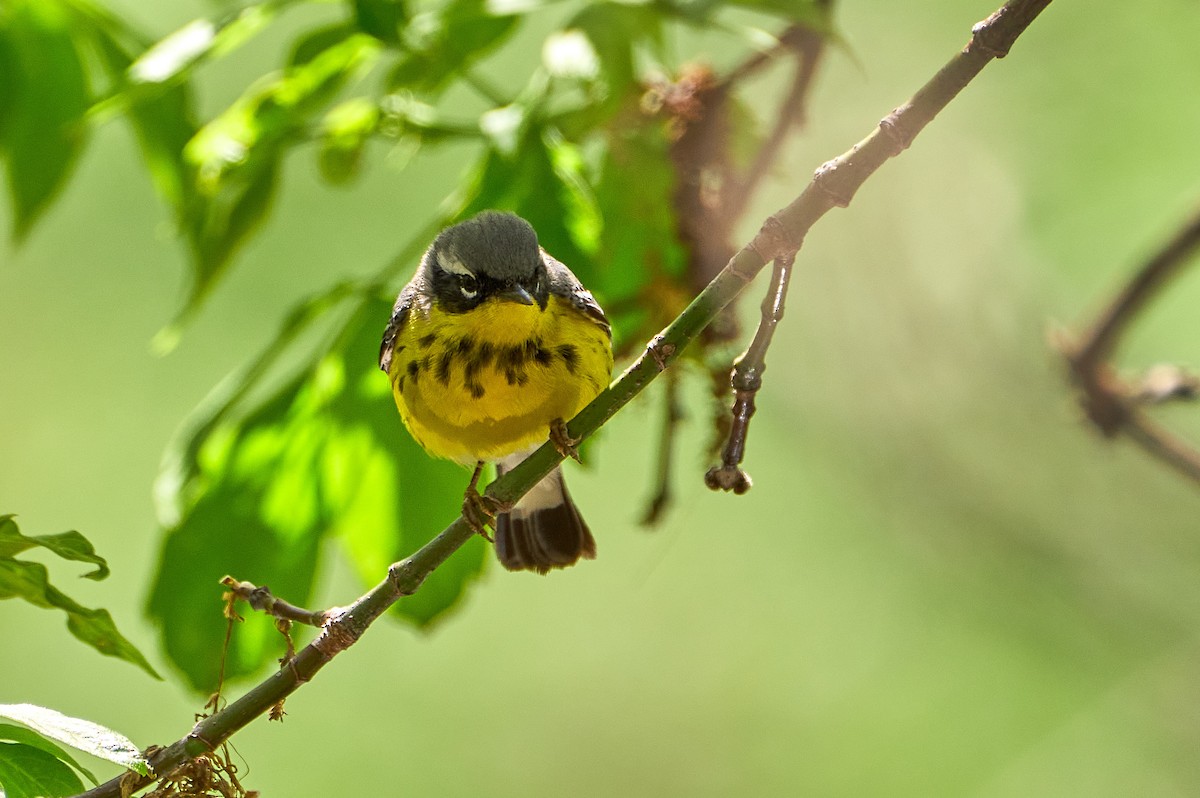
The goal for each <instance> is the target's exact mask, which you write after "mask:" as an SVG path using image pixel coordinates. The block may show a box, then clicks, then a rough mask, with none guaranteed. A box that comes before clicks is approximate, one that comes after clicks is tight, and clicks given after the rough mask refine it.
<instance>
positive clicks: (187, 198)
mask: <svg viewBox="0 0 1200 798" xmlns="http://www.w3.org/2000/svg"><path fill="white" fill-rule="evenodd" d="M92 28H93V30H92V34H93V37H92V38H93V41H94V44H95V47H96V50H97V52H98V54H99V56H100V61H101V64H102V65H103V67H104V69H105V70H106V71H107V73H108V76H109V79H110V80H111V81H112V83H113V85H114V87H115V91H116V92H117V94H116V95H115V97H114V98H113V99H111V100H110V102H111V103H112V105H113V106H114V107H117V108H119V109H120V110H121V111H122V112H123V113H124V116H125V117H126V119H127V120H128V122H129V124H130V126H131V127H132V128H133V131H134V134H135V136H136V137H137V140H138V145H139V146H140V148H141V151H142V157H143V159H144V161H145V164H146V168H147V169H148V170H149V172H150V177H151V180H152V182H153V184H154V187H155V189H156V190H157V191H158V194H159V196H160V197H161V198H162V199H163V200H164V201H165V202H166V203H167V204H168V205H170V206H171V209H172V211H173V212H174V215H175V220H176V224H177V225H178V227H179V230H180V232H181V234H183V235H184V236H185V237H186V238H188V239H189V240H195V238H196V236H197V230H196V225H195V220H196V216H197V196H196V193H195V190H194V187H193V180H192V178H191V176H190V174H189V172H188V169H187V167H186V165H185V163H184V160H183V148H184V146H185V145H186V144H187V142H188V141H189V140H190V139H191V138H192V136H193V135H195V133H196V122H195V111H194V109H193V102H192V92H191V86H190V85H189V83H188V82H187V81H186V80H184V79H176V80H173V81H171V82H170V83H169V84H167V85H161V84H160V85H155V86H152V87H130V86H127V85H126V76H127V71H128V69H129V66H130V64H132V63H133V61H134V56H133V51H134V49H135V48H137V47H138V46H139V42H138V41H137V40H136V39H135V38H133V37H131V36H130V35H129V32H128V31H127V30H126V29H125V28H124V27H122V26H121V25H120V24H119V23H118V21H116V20H113V19H111V18H109V17H107V16H105V15H97V16H96V18H95V20H94V24H93V26H92Z"/></svg>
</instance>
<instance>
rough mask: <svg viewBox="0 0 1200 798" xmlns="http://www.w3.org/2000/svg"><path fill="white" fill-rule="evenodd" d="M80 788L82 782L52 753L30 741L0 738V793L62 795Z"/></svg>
mask: <svg viewBox="0 0 1200 798" xmlns="http://www.w3.org/2000/svg"><path fill="white" fill-rule="evenodd" d="M80 792H83V782H81V781H80V780H79V777H78V776H76V775H75V771H73V770H71V768H70V767H69V766H68V765H66V764H65V763H63V762H62V761H60V760H59V759H58V758H57V757H55V756H54V755H53V754H51V753H48V752H47V751H44V750H42V749H41V748H38V747H35V746H32V745H23V744H21V743H5V742H0V795H2V796H6V798H62V797H63V796H68V795H76V794H78V793H80Z"/></svg>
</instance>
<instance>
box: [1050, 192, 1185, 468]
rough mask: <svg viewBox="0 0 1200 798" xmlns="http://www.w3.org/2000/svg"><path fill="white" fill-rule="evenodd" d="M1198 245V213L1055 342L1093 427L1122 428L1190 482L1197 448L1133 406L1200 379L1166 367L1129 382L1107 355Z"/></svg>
mask: <svg viewBox="0 0 1200 798" xmlns="http://www.w3.org/2000/svg"><path fill="white" fill-rule="evenodd" d="M1198 249H1200V211H1197V212H1196V213H1195V214H1194V215H1193V216H1192V217H1191V218H1190V219H1188V220H1187V221H1186V222H1185V223H1184V224H1183V225H1182V226H1181V227H1180V229H1179V230H1178V231H1177V232H1176V233H1175V234H1174V235H1173V236H1172V237H1171V238H1170V239H1169V240H1168V241H1167V242H1166V244H1164V245H1163V247H1162V248H1161V249H1160V250H1159V251H1158V252H1157V253H1155V255H1154V256H1153V257H1151V258H1150V259H1149V260H1148V261H1147V262H1146V264H1145V265H1144V266H1142V268H1141V269H1139V270H1138V271H1137V272H1136V273H1135V274H1134V276H1133V278H1132V279H1130V280H1129V282H1128V283H1126V284H1125V286H1124V287H1123V288H1122V289H1121V291H1120V292H1119V293H1118V294H1117V296H1116V297H1115V298H1114V299H1113V301H1112V302H1111V303H1110V304H1109V306H1108V307H1107V308H1105V309H1104V311H1102V312H1101V313H1100V315H1099V316H1098V317H1097V319H1096V321H1095V322H1093V323H1092V324H1091V325H1090V326H1089V327H1088V329H1087V331H1086V332H1085V333H1084V334H1083V336H1082V339H1081V340H1080V341H1078V342H1076V341H1074V340H1072V339H1071V338H1070V337H1069V336H1065V335H1064V336H1060V339H1059V340H1058V341H1057V342H1056V345H1057V347H1058V349H1059V350H1060V351H1061V352H1062V354H1063V356H1064V357H1066V359H1067V363H1068V365H1069V366H1070V369H1071V376H1072V377H1073V379H1074V381H1075V384H1076V385H1077V386H1078V388H1079V390H1080V403H1081V405H1082V406H1083V410H1084V412H1085V413H1086V414H1087V417H1088V419H1089V420H1090V421H1091V422H1092V423H1093V424H1094V425H1095V426H1096V428H1097V429H1099V430H1100V432H1101V433H1103V434H1104V435H1105V436H1106V437H1110V438H1111V437H1115V436H1116V435H1117V434H1118V433H1120V432H1124V433H1125V434H1126V435H1128V436H1129V437H1130V438H1131V439H1132V440H1134V441H1135V442H1136V443H1137V444H1138V445H1139V446H1141V447H1142V448H1143V449H1145V450H1146V451H1147V452H1148V453H1150V454H1151V455H1152V456H1154V457H1155V458H1157V459H1159V460H1162V461H1163V462H1165V463H1166V464H1167V465H1169V466H1171V467H1172V468H1174V469H1175V470H1176V471H1178V472H1180V473H1181V474H1183V475H1184V476H1186V477H1188V478H1190V479H1192V480H1193V481H1196V482H1200V451H1197V450H1196V449H1195V448H1194V447H1192V446H1189V445H1188V444H1187V443H1185V442H1184V441H1182V440H1180V439H1179V438H1178V437H1176V436H1175V435H1173V434H1172V433H1170V432H1169V431H1168V430H1167V429H1165V428H1164V427H1162V426H1160V425H1158V424H1157V423H1155V422H1154V421H1152V420H1151V419H1150V418H1149V417H1148V416H1146V414H1145V413H1144V412H1142V411H1141V410H1140V409H1139V407H1138V405H1139V404H1149V403H1153V402H1158V401H1165V400H1167V399H1172V398H1193V397H1194V396H1195V393H1196V390H1197V385H1198V384H1200V383H1198V382H1197V380H1196V378H1195V377H1193V376H1191V375H1187V374H1186V373H1184V372H1182V371H1180V370H1178V369H1175V368H1174V367H1170V366H1168V367H1159V369H1160V370H1158V371H1157V372H1156V371H1155V370H1152V371H1151V372H1150V373H1149V374H1147V375H1146V377H1145V378H1144V379H1143V380H1142V382H1141V384H1130V383H1129V382H1127V381H1126V380H1124V379H1122V378H1121V377H1120V376H1119V375H1118V374H1117V372H1116V369H1115V368H1114V367H1113V365H1112V358H1113V355H1114V354H1115V353H1116V350H1117V346H1118V344H1119V343H1120V340H1121V336H1122V335H1123V334H1124V333H1125V330H1127V329H1128V327H1129V325H1130V323H1131V322H1132V321H1133V319H1134V318H1135V317H1136V316H1137V315H1138V314H1139V313H1141V312H1142V311H1143V310H1144V309H1145V308H1146V307H1147V306H1148V305H1149V304H1150V302H1151V300H1152V299H1153V298H1154V297H1155V296H1156V295H1157V294H1158V292H1159V291H1160V290H1161V289H1162V288H1163V286H1164V285H1166V284H1167V283H1168V282H1169V281H1170V280H1171V279H1173V278H1174V277H1176V276H1177V275H1179V274H1180V272H1182V271H1183V269H1184V268H1185V267H1186V266H1188V265H1189V263H1191V262H1192V261H1191V258H1192V256H1193V255H1194V254H1195V253H1196V251H1197V250H1198ZM1162 369H1166V370H1165V371H1163V370H1162Z"/></svg>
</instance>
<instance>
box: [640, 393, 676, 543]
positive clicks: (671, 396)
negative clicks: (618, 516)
mask: <svg viewBox="0 0 1200 798" xmlns="http://www.w3.org/2000/svg"><path fill="white" fill-rule="evenodd" d="M664 379H665V380H666V383H665V384H664V385H663V397H662V401H663V420H662V426H661V427H659V438H658V451H657V453H656V463H657V466H656V468H655V469H654V471H655V475H656V476H655V482H656V486H655V489H654V494H653V496H651V497H650V501H649V502H647V504H646V513H645V514H644V515H643V516H642V521H641V523H642V526H654V525H656V524H657V523H658V522H659V520H660V519H661V518H662V514H663V513H664V512H666V510H667V508H668V507H669V506H670V505H671V471H672V464H673V463H674V462H675V438H676V433H677V432H678V431H679V422H680V421H682V420H683V406H682V405H681V404H680V402H679V374H678V372H677V371H674V370H671V371H668V372H667V376H666V377H665V378H664Z"/></svg>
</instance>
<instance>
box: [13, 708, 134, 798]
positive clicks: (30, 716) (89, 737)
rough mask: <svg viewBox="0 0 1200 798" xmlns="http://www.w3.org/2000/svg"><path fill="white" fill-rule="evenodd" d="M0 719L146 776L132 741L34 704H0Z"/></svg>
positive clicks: (102, 727) (105, 728) (97, 724)
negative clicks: (13, 721) (12, 721)
mask: <svg viewBox="0 0 1200 798" xmlns="http://www.w3.org/2000/svg"><path fill="white" fill-rule="evenodd" d="M0 718H8V719H9V720H15V721H16V722H17V723H21V724H23V725H25V726H28V727H29V728H31V729H33V730H34V731H35V732H37V733H38V734H40V735H42V736H43V737H49V738H50V739H51V740H57V741H58V742H60V743H63V744H64V745H69V746H71V747H72V748H74V749H76V750H78V751H83V752H84V753H85V754H91V755H92V756H95V757H99V758H100V759H103V760H105V761H107V762H114V763H116V764H118V765H120V766H121V767H123V768H127V769H129V770H132V771H135V772H137V773H140V774H142V775H143V776H145V775H147V774H149V772H150V769H149V766H148V765H147V764H146V758H145V757H144V756H142V752H141V751H139V750H138V747H137V746H136V745H134V744H133V741H132V740H130V739H129V738H128V737H126V736H125V735H123V734H120V733H119V732H115V731H113V730H112V729H110V728H108V727H106V726H101V725H100V724H99V723H93V722H92V721H90V720H84V719H83V718H73V717H71V716H70V715H64V714H62V713H61V712H58V711H56V710H53V709H47V708H46V707H39V706H35V705H34V704H0ZM80 789H82V787H81V788H80Z"/></svg>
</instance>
